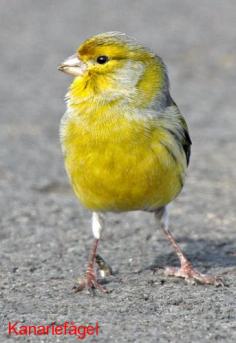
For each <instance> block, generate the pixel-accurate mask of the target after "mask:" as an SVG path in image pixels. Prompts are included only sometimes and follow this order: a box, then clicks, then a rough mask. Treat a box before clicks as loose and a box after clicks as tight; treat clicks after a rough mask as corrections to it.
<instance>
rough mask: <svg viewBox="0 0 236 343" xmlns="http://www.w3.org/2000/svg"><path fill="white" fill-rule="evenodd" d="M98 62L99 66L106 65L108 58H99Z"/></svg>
mask: <svg viewBox="0 0 236 343" xmlns="http://www.w3.org/2000/svg"><path fill="white" fill-rule="evenodd" d="M97 62H98V63H99V64H105V63H107V62H108V57H107V56H98V58H97Z"/></svg>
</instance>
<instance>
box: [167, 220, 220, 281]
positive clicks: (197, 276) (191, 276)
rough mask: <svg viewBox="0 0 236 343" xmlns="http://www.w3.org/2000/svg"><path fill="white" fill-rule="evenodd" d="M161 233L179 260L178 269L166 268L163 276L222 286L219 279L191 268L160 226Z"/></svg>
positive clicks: (175, 244)
mask: <svg viewBox="0 0 236 343" xmlns="http://www.w3.org/2000/svg"><path fill="white" fill-rule="evenodd" d="M162 229H163V232H164V234H165V236H166V237H167V239H168V240H169V242H170V243H171V245H172V246H173V248H174V249H175V252H176V254H177V256H178V258H179V260H180V268H174V267H167V268H166V269H165V274H166V275H169V276H176V277H182V278H184V279H186V280H192V281H196V282H198V283H201V284H208V285H216V286H223V285H224V283H223V281H222V280H221V279H220V278H219V277H215V276H211V275H205V274H202V273H200V272H198V271H197V270H196V269H194V268H193V266H192V263H191V262H190V261H189V260H188V259H187V257H186V256H185V254H184V253H183V252H182V250H181V249H180V247H179V246H178V244H177V243H176V241H175V239H174V237H173V236H172V234H171V233H170V231H169V230H168V229H166V228H165V227H164V225H162Z"/></svg>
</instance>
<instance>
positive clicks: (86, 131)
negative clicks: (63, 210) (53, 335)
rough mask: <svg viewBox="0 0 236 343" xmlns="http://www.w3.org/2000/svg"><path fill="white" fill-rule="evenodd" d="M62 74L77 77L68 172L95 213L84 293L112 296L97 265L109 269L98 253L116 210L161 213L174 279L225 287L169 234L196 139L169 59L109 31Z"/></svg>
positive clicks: (70, 98) (64, 137)
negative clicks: (171, 210) (177, 96)
mask: <svg viewBox="0 0 236 343" xmlns="http://www.w3.org/2000/svg"><path fill="white" fill-rule="evenodd" d="M58 69H59V70H60V71H63V72H65V73H67V74H69V75H72V76H73V77H74V80H73V82H72V84H71V85H70V87H69V90H68V93H67V95H66V103H67V110H66V112H65V114H64V116H63V117H62V120H61V125H60V140H61V145H62V151H63V154H64V159H65V168H66V171H67V174H68V177H69V180H70V182H71V185H72V187H73V190H74V192H75V194H76V196H77V197H78V199H79V200H80V202H81V203H82V204H83V205H84V206H85V207H86V208H88V209H89V210H91V211H92V212H93V214H92V230H93V235H94V238H95V240H94V243H93V245H92V248H91V252H90V255H89V262H88V267H87V272H86V274H85V276H84V278H82V279H80V282H79V284H78V287H77V290H82V289H84V288H88V289H94V288H98V289H100V290H103V291H107V290H106V289H105V288H104V287H103V286H101V285H100V284H99V282H98V279H97V276H96V271H95V263H96V260H99V261H103V265H104V264H105V261H104V260H103V259H102V258H100V259H97V256H98V255H97V248H98V242H99V239H100V236H101V231H102V228H103V226H104V214H105V213H106V212H110V211H111V212H124V211H134V210H143V211H150V212H154V213H155V217H156V219H157V221H158V222H159V223H160V226H161V228H162V229H163V231H164V233H165V235H166V237H167V238H168V240H169V241H170V242H171V244H172V246H173V247H174V249H175V251H176V253H177V255H178V257H179V259H180V268H178V269H177V268H171V267H168V268H167V269H166V274H168V275H172V276H177V277H183V278H185V279H193V280H196V281H198V282H200V283H203V284H215V283H217V282H218V279H217V278H216V277H214V276H209V275H204V274H201V273H200V272H198V271H197V270H196V269H194V268H193V266H192V264H191V263H190V261H189V260H188V259H187V257H186V256H185V254H184V253H183V252H182V250H181V249H180V247H179V246H178V245H177V243H176V241H175V240H174V238H173V236H172V234H171V233H170V231H169V225H168V211H167V205H168V204H169V203H170V202H171V201H172V200H174V199H175V198H176V197H177V196H178V194H179V193H180V191H181V189H182V188H183V185H184V181H185V176H186V169H187V166H188V163H189V158H190V150H191V149H190V148H191V139H190V136H189V132H188V127H187V124H186V121H185V119H184V117H183V116H182V115H181V113H180V111H179V109H178V107H177V105H176V104H175V102H174V101H173V99H172V98H171V95H170V92H169V80H168V75H167V70H166V67H165V64H164V63H163V61H162V59H161V58H160V57H159V56H157V55H156V54H155V53H153V52H152V51H150V50H149V49H147V48H145V47H143V46H142V45H140V44H138V43H137V42H136V41H135V40H134V39H132V38H130V37H128V36H127V35H125V34H122V33H119V32H107V33H102V34H98V35H96V36H94V37H91V38H89V39H87V40H86V41H85V42H84V43H82V45H81V46H80V47H79V49H78V50H77V52H76V54H75V55H73V56H71V57H69V58H68V59H67V60H66V61H64V62H63V63H62V64H61V65H60V66H59V67H58ZM100 264H101V263H100ZM105 269H109V268H105ZM109 270H110V269H109Z"/></svg>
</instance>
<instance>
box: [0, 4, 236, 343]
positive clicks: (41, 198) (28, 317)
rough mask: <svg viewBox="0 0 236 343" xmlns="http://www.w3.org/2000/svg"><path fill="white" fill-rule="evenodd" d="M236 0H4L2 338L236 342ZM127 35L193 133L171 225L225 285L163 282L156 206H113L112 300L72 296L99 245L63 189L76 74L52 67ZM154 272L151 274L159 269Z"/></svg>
mask: <svg viewBox="0 0 236 343" xmlns="http://www.w3.org/2000/svg"><path fill="white" fill-rule="evenodd" d="M235 23H236V3H235V0H224V1H221V0H198V1H196V2H195V1H188V0H178V1H175V0H158V1H154V0H153V1H151V0H145V1H141V0H140V1H127V0H126V1H125V0H119V1H118V0H117V1H115V0H100V1H99V0H96V1H95V0H89V1H85V0H84V1H81V0H77V1H76V0H68V1H63V0H44V1H33V0H31V1H30V0H11V1H9V0H1V2H0V25H1V27H0V59H1V64H0V83H1V85H0V99H1V100H0V107H1V112H0V119H1V125H0V193H1V197H0V209H1V231H0V320H1V334H0V343H2V342H3V343H5V342H9V343H11V342H15V341H16V342H76V341H77V339H76V338H75V337H65V336H58V337H53V336H48V337H47V336H41V337H35V336H30V337H19V336H18V337H13V336H11V337H9V336H8V335H7V325H8V322H9V321H16V320H18V321H20V322H22V323H24V324H36V325H39V324H50V323H52V322H56V323H63V322H65V321H74V322H76V323H80V324H83V323H92V324H94V323H95V322H96V321H98V322H99V325H100V331H99V335H98V336H97V337H95V338H94V337H93V338H88V339H87V341H94V342H95V341H96V342H180V341H181V342H236V300H235V299H236V298H235V295H236V244H235V240H236V233H235V224H236V215H235V205H236V189H235V185H236V168H235V167H236V153H235V151H236V120H235V108H236V86H235V84H236V73H235V70H236V25H235ZM111 30H119V31H124V32H126V33H128V34H130V35H133V36H135V37H136V38H137V39H138V40H139V41H141V42H143V43H144V44H145V45H147V46H150V47H152V48H153V49H154V50H155V51H156V52H157V53H158V54H159V55H160V56H162V57H163V59H164V60H165V62H166V64H167V65H168V69H169V75H170V80H171V85H172V95H173V97H174V99H175V100H176V102H177V103H178V105H179V107H180V108H181V110H182V112H183V114H184V115H185V117H186V119H187V121H188V123H189V126H190V132H191V136H192V140H193V152H192V159H191V165H190V168H189V176H188V180H187V182H186V185H185V188H184V191H183V192H182V194H181V196H180V197H179V198H178V199H177V200H176V201H175V203H174V204H173V206H172V211H171V223H172V231H173V233H174V235H175V237H176V238H177V239H178V241H179V242H180V244H181V246H182V247H183V248H184V250H185V251H186V253H187V254H188V256H189V257H190V259H191V261H193V263H194V265H195V266H196V267H197V268H199V269H200V270H201V271H203V272H208V273H212V274H220V275H223V276H224V278H225V280H226V283H227V285H228V287H224V288H216V287H211V286H209V287H207V286H200V285H190V284H186V283H185V282H184V281H183V280H174V279H172V278H166V277H164V275H163V271H162V267H163V266H164V265H167V264H174V265H176V264H177V263H178V262H177V259H176V257H175V255H174V254H173V252H172V250H171V247H170V246H169V245H168V243H167V242H166V241H165V239H164V237H163V236H162V233H161V232H160V231H158V230H157V229H156V227H155V222H154V219H153V217H152V216H151V215H150V214H147V213H142V212H134V213H127V214H122V215H117V214H116V215H114V214H110V215H108V218H107V228H106V231H105V232H104V237H103V240H102V242H101V246H100V252H101V254H102V255H103V256H104V257H105V259H107V261H109V263H110V264H111V265H112V266H113V269H114V270H115V271H116V273H115V275H114V276H113V277H110V278H108V280H107V281H108V284H107V287H108V288H109V289H111V290H112V292H111V293H110V294H109V295H104V294H99V293H98V294H97V295H96V296H94V297H93V296H90V295H88V294H86V292H85V293H81V294H78V293H77V294H74V293H73V292H72V286H73V283H74V279H76V277H77V276H78V275H80V274H81V273H83V272H84V270H85V265H86V259H87V255H88V249H89V246H90V244H91V241H92V233H91V228H90V213H89V212H88V211H87V210H85V209H83V208H82V207H81V206H80V205H79V204H78V202H77V200H76V198H75V196H74V195H73V193H72V191H71V189H70V186H69V185H68V181H67V177H66V174H65V171H64V167H63V160H62V155H61V151H60V145H59V138H58V126H59V120H60V117H61V116H62V114H63V112H64V110H65V105H64V102H63V97H64V94H65V92H66V88H67V87H68V85H69V83H70V78H69V77H65V75H63V74H61V73H58V72H57V70H56V67H57V65H58V64H59V63H60V62H61V61H63V60H64V58H65V57H67V56H69V55H70V54H72V53H73V52H74V50H75V48H76V47H78V45H79V44H80V43H81V42H82V41H83V40H84V39H85V38H86V37H88V36H90V35H93V34H95V33H99V32H104V31H111ZM154 267H156V268H159V269H158V271H157V272H156V273H154V274H153V272H152V269H153V268H154Z"/></svg>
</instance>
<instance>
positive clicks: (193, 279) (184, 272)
mask: <svg viewBox="0 0 236 343" xmlns="http://www.w3.org/2000/svg"><path fill="white" fill-rule="evenodd" d="M165 275H167V276H175V277H179V278H184V279H185V280H186V281H187V282H190V283H191V284H196V283H198V284H202V285H214V286H216V287H224V286H225V283H224V280H223V278H221V277H218V276H212V275H206V274H202V273H200V272H198V271H197V270H195V269H194V268H193V267H192V265H190V264H188V266H187V267H186V266H182V267H180V268H174V267H167V268H166V269H165Z"/></svg>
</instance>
